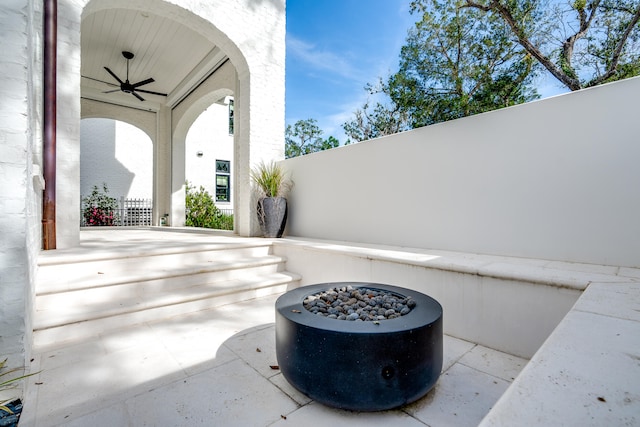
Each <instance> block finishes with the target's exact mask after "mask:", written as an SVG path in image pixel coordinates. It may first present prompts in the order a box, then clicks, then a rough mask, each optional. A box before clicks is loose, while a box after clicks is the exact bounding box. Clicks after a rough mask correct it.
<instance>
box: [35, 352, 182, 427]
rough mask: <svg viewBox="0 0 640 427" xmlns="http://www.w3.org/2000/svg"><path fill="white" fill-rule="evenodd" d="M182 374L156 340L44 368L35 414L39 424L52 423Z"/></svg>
mask: <svg viewBox="0 0 640 427" xmlns="http://www.w3.org/2000/svg"><path fill="white" fill-rule="evenodd" d="M185 376H186V374H185V373H184V371H183V370H182V369H181V367H180V366H179V365H178V363H177V362H176V361H175V360H174V359H173V358H172V357H171V356H170V355H169V354H168V353H167V352H166V350H165V349H164V347H163V346H162V345H161V344H159V343H157V344H155V345H150V346H147V347H139V348H130V349H126V350H122V351H119V352H115V353H110V354H107V355H105V356H102V357H98V358H95V359H93V360H84V361H82V362H79V363H76V364H73V365H66V366H62V367H60V368H56V369H51V370H45V371H43V372H42V373H41V374H40V378H39V382H41V383H42V384H41V385H39V386H37V387H39V390H38V408H37V412H36V416H37V419H38V422H39V423H44V424H42V425H52V424H53V425H55V424H56V423H62V422H64V421H65V420H67V419H73V418H75V417H77V416H80V415H84V414H87V413H90V412H93V411H96V410H98V409H100V408H102V407H104V406H105V405H107V406H108V405H111V404H113V403H114V402H115V401H116V400H117V399H122V398H125V397H127V396H130V395H135V394H136V393H140V392H143V391H147V390H150V389H153V388H154V387H157V386H159V385H162V384H164V383H167V382H172V381H175V380H177V379H179V378H183V377H185Z"/></svg>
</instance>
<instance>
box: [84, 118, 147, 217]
mask: <svg viewBox="0 0 640 427" xmlns="http://www.w3.org/2000/svg"><path fill="white" fill-rule="evenodd" d="M152 159H153V142H152V140H151V138H150V136H149V135H147V134H146V133H145V132H144V131H143V130H141V129H139V128H137V127H135V126H133V125H130V124H128V123H126V122H123V121H118V120H112V119H103V118H88V119H83V120H82V122H81V124H80V195H81V197H82V200H83V201H84V200H86V199H87V197H89V196H90V195H91V194H92V192H93V191H94V190H95V189H97V190H99V191H100V193H101V194H102V193H104V194H105V195H106V196H109V197H111V198H115V199H116V200H117V203H118V211H117V212H116V213H117V221H115V222H114V225H151V218H152V198H153V161H152ZM86 208H87V206H85V203H81V209H82V210H83V212H84V210H85V209H86ZM133 210H135V211H136V212H138V213H142V212H144V213H145V215H135V216H134V215H129V213H131V212H133ZM81 225H84V226H86V225H90V224H87V221H86V218H85V215H81Z"/></svg>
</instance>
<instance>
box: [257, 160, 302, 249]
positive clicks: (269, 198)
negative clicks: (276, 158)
mask: <svg viewBox="0 0 640 427" xmlns="http://www.w3.org/2000/svg"><path fill="white" fill-rule="evenodd" d="M251 179H252V180H253V182H254V183H255V185H256V187H257V189H258V191H259V193H260V195H259V198H258V222H259V223H260V228H261V229H262V234H263V235H264V237H282V233H283V232H284V227H285V225H286V223H287V210H288V209H287V199H286V195H287V193H288V192H289V190H290V189H291V187H292V186H293V181H292V180H291V179H290V178H289V177H288V176H286V174H285V172H284V170H283V169H282V167H281V166H280V165H278V164H276V163H275V162H273V161H272V162H270V163H264V162H261V163H260V164H258V165H257V166H256V167H255V168H253V169H252V170H251Z"/></svg>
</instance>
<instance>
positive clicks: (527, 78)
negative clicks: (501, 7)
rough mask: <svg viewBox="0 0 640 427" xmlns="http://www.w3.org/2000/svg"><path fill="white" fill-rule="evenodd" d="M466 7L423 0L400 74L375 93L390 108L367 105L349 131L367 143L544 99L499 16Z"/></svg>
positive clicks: (414, 8)
mask: <svg viewBox="0 0 640 427" xmlns="http://www.w3.org/2000/svg"><path fill="white" fill-rule="evenodd" d="M460 6H461V0H456V1H448V0H416V1H413V2H412V3H411V13H412V14H415V15H416V16H417V17H418V21H417V22H416V23H415V25H414V26H413V27H412V28H411V29H410V30H409V32H408V35H407V39H406V44H405V45H404V46H403V47H402V49H401V52H400V64H399V70H398V71H397V72H396V73H395V74H392V75H391V76H389V77H388V78H387V80H386V81H384V80H381V81H380V84H379V85H378V86H377V88H372V86H369V87H368V90H369V92H370V93H372V94H373V93H378V94H383V95H385V96H386V97H387V98H388V99H389V100H390V102H389V103H388V104H387V105H384V104H382V103H378V104H376V105H375V107H373V109H370V108H369V105H368V103H367V104H365V106H364V107H363V108H362V109H361V110H358V111H356V113H355V117H354V119H353V120H351V121H349V122H347V123H345V124H344V125H343V127H344V129H345V132H346V133H347V135H348V136H349V137H350V138H353V139H356V140H365V139H370V138H375V137H378V136H382V135H388V134H391V133H397V132H400V131H403V130H406V129H412V128H416V127H421V126H426V125H430V124H434V123H439V122H443V121H447V120H453V119H457V118H460V117H466V116H469V115H472V114H477V113H482V112H485V111H491V110H495V109H497V108H502V107H507V106H510V105H515V104H519V103H522V102H527V101H530V100H533V99H535V98H537V96H538V95H537V93H536V91H535V90H534V89H532V88H531V87H530V84H531V82H532V79H533V77H534V75H533V71H534V65H535V63H534V61H532V59H531V57H530V55H529V54H528V53H527V52H526V51H525V50H524V49H523V48H522V47H521V46H520V45H518V44H517V43H516V42H515V41H514V40H513V37H512V36H511V34H510V33H509V28H508V26H507V25H506V24H505V23H504V22H503V21H502V20H501V19H500V18H498V17H492V16H488V15H487V16H485V15H486V14H485V13H484V12H482V11H479V10H476V9H473V8H464V7H460Z"/></svg>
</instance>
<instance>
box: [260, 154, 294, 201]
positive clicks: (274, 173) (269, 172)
mask: <svg viewBox="0 0 640 427" xmlns="http://www.w3.org/2000/svg"><path fill="white" fill-rule="evenodd" d="M251 179H252V180H253V182H254V183H255V184H256V187H257V188H258V190H259V191H260V193H261V197H286V195H287V193H288V192H289V190H291V187H293V181H291V178H289V177H288V176H287V175H286V173H285V172H284V169H283V168H282V166H280V165H278V164H277V163H275V162H274V161H271V162H269V163H264V162H260V163H259V164H258V165H257V166H255V167H254V168H253V169H251Z"/></svg>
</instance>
